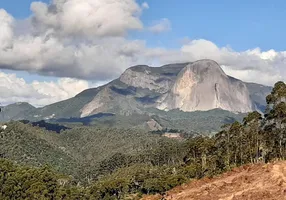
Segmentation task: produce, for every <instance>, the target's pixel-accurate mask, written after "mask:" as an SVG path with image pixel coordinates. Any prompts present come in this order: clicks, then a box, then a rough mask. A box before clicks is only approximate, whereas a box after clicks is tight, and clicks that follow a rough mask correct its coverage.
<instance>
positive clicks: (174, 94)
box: [157, 60, 254, 113]
mask: <svg viewBox="0 0 286 200" xmlns="http://www.w3.org/2000/svg"><path fill="white" fill-rule="evenodd" d="M157 108H159V109H161V110H173V109H180V110H182V111H185V112H192V111H197V110H200V111H207V110H212V109H216V108H220V109H223V110H228V111H232V112H240V113H246V112H250V111H252V110H253V109H254V108H253V103H252V101H251V99H250V95H249V91H248V89H247V86H246V85H245V84H244V83H243V82H242V81H239V80H234V79H231V78H229V77H228V76H227V75H226V74H225V73H224V71H223V70H222V69H221V68H220V66H219V65H218V64H217V63H216V62H214V61H211V60H200V61H197V62H194V63H191V64H188V65H187V66H185V67H184V68H183V69H182V70H181V71H180V73H179V74H178V76H177V78H176V81H175V83H174V84H173V86H172V87H171V89H170V91H169V92H168V93H165V94H164V95H162V96H161V98H160V99H159V101H158V106H157Z"/></svg>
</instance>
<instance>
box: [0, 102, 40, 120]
mask: <svg viewBox="0 0 286 200" xmlns="http://www.w3.org/2000/svg"><path fill="white" fill-rule="evenodd" d="M34 109H36V108H35V107H34V106H32V105H31V104H28V103H26V102H18V103H14V104H10V105H8V106H3V107H1V112H0V121H8V120H13V119H18V117H21V116H22V115H23V113H25V112H29V111H32V110H34Z"/></svg>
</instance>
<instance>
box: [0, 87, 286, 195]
mask: <svg viewBox="0 0 286 200" xmlns="http://www.w3.org/2000/svg"><path fill="white" fill-rule="evenodd" d="M266 101H267V109H266V113H265V115H264V116H262V115H261V114H260V113H258V112H252V113H249V114H248V116H246V117H245V118H244V119H243V122H242V123H239V122H234V123H232V124H227V125H225V126H224V127H222V131H220V132H219V133H217V134H216V135H214V136H213V137H205V136H196V137H191V138H189V139H187V140H185V141H176V140H171V139H167V138H163V137H160V136H158V135H151V134H148V133H142V132H140V131H138V132H136V131H135V130H130V129H129V130H123V129H96V128H88V127H86V128H83V127H81V128H75V129H72V130H66V131H63V132H61V133H60V134H56V133H52V132H48V131H44V130H42V129H40V128H35V127H32V126H29V125H24V124H22V123H19V122H13V123H10V124H8V129H7V130H5V131H2V132H1V137H0V138H1V140H0V142H1V143H0V146H1V150H0V151H1V152H0V153H1V155H2V157H6V158H9V159H11V160H14V161H17V162H18V163H19V162H20V163H24V164H26V165H30V167H23V166H22V165H18V164H14V163H12V162H11V161H8V160H5V159H2V160H1V161H0V199H136V198H140V195H142V194H152V193H163V192H165V191H166V190H169V189H171V188H172V187H174V186H176V185H179V184H182V183H184V182H186V181H189V180H190V179H194V178H201V177H205V176H214V175H216V174H218V173H221V172H224V171H226V170H229V169H231V168H232V167H235V166H240V165H243V164H246V163H256V162H270V161H272V160H274V159H285V157H286V132H285V125H286V103H285V101H286V85H285V83H283V82H278V83H276V84H275V86H274V88H273V90H272V92H271V94H269V95H268V96H267V98H266ZM2 147H3V148H2ZM45 164H50V165H51V166H52V167H53V168H54V169H55V171H53V170H52V169H51V168H49V167H47V166H45ZM31 165H34V166H37V167H31ZM59 172H60V173H59ZM60 174H64V175H60ZM70 175H71V176H70Z"/></svg>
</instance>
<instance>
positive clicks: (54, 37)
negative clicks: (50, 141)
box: [0, 0, 286, 104]
mask: <svg viewBox="0 0 286 200" xmlns="http://www.w3.org/2000/svg"><path fill="white" fill-rule="evenodd" d="M144 7H146V5H145V6H144V5H143V4H142V5H141V6H140V5H138V4H137V3H136V1H135V0H98V1H93V0H86V1H81V0H53V1H52V4H49V5H48V4H45V3H39V2H38V3H33V4H32V6H31V8H32V11H33V16H32V17H31V18H28V19H25V20H24V21H22V22H19V21H15V20H14V19H13V17H12V16H10V15H9V14H8V13H7V12H6V11H5V10H3V9H2V10H1V9H0V27H1V31H0V68H3V69H10V70H25V71H29V72H33V73H38V74H41V75H48V76H56V77H71V78H77V79H86V80H93V81H96V82H98V81H103V82H105V81H107V80H111V79H114V78H117V77H118V76H119V75H120V74H121V73H122V72H123V71H124V70H125V69H126V68H128V67H130V66H132V65H136V64H156V65H157V66H158V65H163V64H168V63H174V62H190V61H195V60H198V59H203V58H209V59H214V60H216V61H217V62H218V63H219V64H221V65H223V68H224V70H225V71H226V73H228V74H230V75H232V76H234V77H237V78H240V79H242V80H245V81H251V82H258V83H263V84H268V85H271V84H273V83H274V82H276V81H278V80H284V81H286V80H285V77H286V68H285V64H286V52H278V51H275V50H269V51H261V50H260V49H259V48H254V49H249V50H245V51H241V52H236V51H234V50H233V49H231V48H230V47H218V46H217V45H216V44H214V43H213V42H211V41H208V40H203V39H198V40H188V41H187V40H185V43H184V44H182V46H181V48H179V49H166V48H162V47H157V48H148V47H147V46H146V43H145V41H142V40H128V39H126V37H124V35H125V34H126V33H127V32H128V31H129V30H134V29H135V30H136V29H141V28H142V27H143V25H142V22H141V21H140V13H141V12H143V11H142V10H144V9H143V8H144ZM110 9H112V11H114V12H110ZM87 13H88V14H89V15H88V17H87ZM160 22H161V25H160V23H158V24H154V27H156V28H154V27H153V28H154V29H153V31H154V32H157V33H159V32H162V31H165V30H168V29H169V30H170V29H171V23H170V22H169V21H168V19H163V20H161V21H160ZM164 23H165V24H164ZM168 23H169V24H168ZM162 24H163V25H162ZM156 25H158V26H156ZM21 26H24V27H27V28H26V29H25V30H19V29H21ZM166 27H167V28H166ZM149 28H150V27H149ZM42 84H44V83H42ZM54 84H56V85H59V83H54ZM24 85H26V84H24ZM28 85H29V84H28ZM33 89H34V90H35V88H34V87H33ZM27 91H29V90H27ZM64 91H66V89H65V90H64ZM17 94H19V93H17ZM35 94H37V93H35ZM41 95H43V94H42V93H41ZM57 95H59V99H63V98H64V97H63V93H61V95H60V94H59V93H57ZM23 96H25V94H23ZM66 96H67V95H66ZM19 98H20V96H19ZM44 99H49V98H44ZM54 99H56V100H58V99H57V98H54ZM41 101H43V102H44V101H46V102H48V101H49V100H41ZM37 102H39V101H37ZM37 104H38V103H37Z"/></svg>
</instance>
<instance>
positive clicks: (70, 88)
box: [0, 72, 90, 106]
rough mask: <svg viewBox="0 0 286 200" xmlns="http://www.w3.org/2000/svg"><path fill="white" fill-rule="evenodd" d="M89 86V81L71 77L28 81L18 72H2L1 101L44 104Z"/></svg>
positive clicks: (56, 100) (0, 84)
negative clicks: (20, 76)
mask: <svg viewBox="0 0 286 200" xmlns="http://www.w3.org/2000/svg"><path fill="white" fill-rule="evenodd" d="M89 86H90V85H89V83H88V82H87V81H84V80H77V79H71V78H61V79H59V80H58V81H57V82H53V81H50V82H41V81H33V82H32V83H27V82H26V81H25V80H24V79H22V78H19V77H17V76H16V74H7V73H3V72H0V93H1V96H0V103H1V104H2V105H7V104H10V103H14V102H29V103H31V104H32V105H35V106H43V105H47V104H51V103H54V102H58V101H62V100H65V99H68V98H71V97H73V96H75V95H77V94H78V93H79V92H82V91H83V90H85V89H87V88H89Z"/></svg>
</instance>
